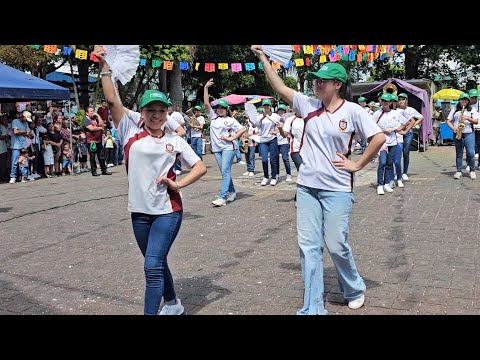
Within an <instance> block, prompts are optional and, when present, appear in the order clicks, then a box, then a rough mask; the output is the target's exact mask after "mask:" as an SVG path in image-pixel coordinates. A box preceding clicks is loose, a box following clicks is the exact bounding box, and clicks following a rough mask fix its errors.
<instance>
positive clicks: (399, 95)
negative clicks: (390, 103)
mask: <svg viewBox="0 0 480 360" xmlns="http://www.w3.org/2000/svg"><path fill="white" fill-rule="evenodd" d="M398 97H399V98H405V99H408V95H407V94H405V93H400V94H398Z"/></svg>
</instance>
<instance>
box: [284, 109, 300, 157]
mask: <svg viewBox="0 0 480 360" xmlns="http://www.w3.org/2000/svg"><path fill="white" fill-rule="evenodd" d="M303 125H304V122H303V119H302V118H299V117H298V116H296V115H293V116H290V117H289V118H287V120H285V125H283V131H285V132H286V133H289V134H290V152H298V151H300V142H301V141H302V136H303Z"/></svg>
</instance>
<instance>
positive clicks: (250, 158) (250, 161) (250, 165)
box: [245, 146, 256, 172]
mask: <svg viewBox="0 0 480 360" xmlns="http://www.w3.org/2000/svg"><path fill="white" fill-rule="evenodd" d="M255 148H256V146H249V147H248V153H247V154H245V160H246V163H247V171H248V172H254V171H255Z"/></svg>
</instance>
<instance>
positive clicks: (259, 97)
mask: <svg viewBox="0 0 480 360" xmlns="http://www.w3.org/2000/svg"><path fill="white" fill-rule="evenodd" d="M245 96H246V97H247V99H248V102H249V103H250V104H256V103H259V102H260V101H262V100H263V99H270V100H273V97H272V96H265V95H245Z"/></svg>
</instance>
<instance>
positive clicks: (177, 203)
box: [167, 163, 183, 211]
mask: <svg viewBox="0 0 480 360" xmlns="http://www.w3.org/2000/svg"><path fill="white" fill-rule="evenodd" d="M174 167H175V163H174V164H173V165H172V167H171V168H170V170H168V174H167V178H169V179H171V180H172V181H175V180H176V179H177V175H176V174H175V171H173V168H174ZM167 193H168V196H169V197H170V204H171V205H172V211H180V210H183V206H182V197H181V196H180V192H177V191H174V190H172V189H170V188H169V187H167Z"/></svg>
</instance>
